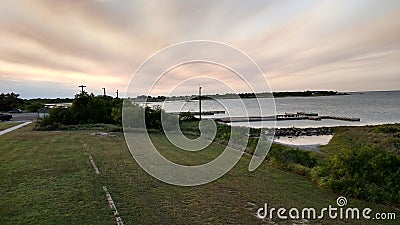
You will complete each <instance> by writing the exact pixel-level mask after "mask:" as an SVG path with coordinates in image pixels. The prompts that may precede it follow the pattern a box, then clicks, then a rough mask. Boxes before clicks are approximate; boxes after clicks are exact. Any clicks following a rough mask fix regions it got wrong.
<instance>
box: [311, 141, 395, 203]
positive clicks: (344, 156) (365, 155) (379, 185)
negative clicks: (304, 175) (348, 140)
mask: <svg viewBox="0 0 400 225" xmlns="http://www.w3.org/2000/svg"><path fill="white" fill-rule="evenodd" d="M311 175H312V179H313V180H314V181H315V182H317V183H318V184H319V185H321V186H324V187H328V188H330V189H332V190H333V191H334V192H336V193H339V194H344V195H347V196H351V197H355V198H360V199H365V200H367V201H371V202H382V203H389V202H391V203H399V202H400V183H399V182H398V181H399V180H400V157H399V156H398V155H395V154H393V153H389V152H386V151H383V150H379V149H378V148H376V147H371V146H367V147H363V148H359V149H343V150H341V151H339V152H338V153H337V154H335V155H333V156H332V157H331V158H330V159H329V160H328V162H327V163H326V164H325V165H323V166H320V167H316V168H314V169H313V170H312V172H311Z"/></svg>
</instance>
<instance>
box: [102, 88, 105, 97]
mask: <svg viewBox="0 0 400 225" xmlns="http://www.w3.org/2000/svg"><path fill="white" fill-rule="evenodd" d="M101 89H103V97H106V88H101Z"/></svg>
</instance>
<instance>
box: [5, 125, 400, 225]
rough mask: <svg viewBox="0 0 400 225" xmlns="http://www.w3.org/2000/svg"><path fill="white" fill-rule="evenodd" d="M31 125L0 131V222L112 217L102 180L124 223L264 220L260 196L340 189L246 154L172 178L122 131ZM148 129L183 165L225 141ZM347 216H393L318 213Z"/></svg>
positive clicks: (271, 200)
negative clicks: (214, 169) (220, 167)
mask: <svg viewBox="0 0 400 225" xmlns="http://www.w3.org/2000/svg"><path fill="white" fill-rule="evenodd" d="M32 127H33V126H32V125H28V126H27V127H24V128H21V129H20V130H19V131H18V132H11V133H8V134H6V135H2V136H0V165H1V166H0V177H1V178H2V179H0V187H1V188H0V194H1V196H2V201H1V202H0V224H4V225H7V224H43V225H47V224H113V223H115V220H114V219H113V215H112V212H111V210H109V207H108V203H107V200H106V197H105V194H104V191H103V189H102V187H103V186H107V188H108V190H109V191H110V193H111V195H112V198H113V200H114V201H115V203H116V207H117V209H118V211H119V213H120V216H121V218H122V220H123V222H124V224H206V223H209V224H260V223H261V222H262V221H261V220H259V219H257V218H256V217H255V216H254V215H255V213H256V212H257V209H258V208H259V207H263V206H264V203H268V207H285V208H290V207H297V208H303V207H315V208H316V209H321V208H324V207H328V206H329V205H333V206H334V205H335V204H336V199H337V197H338V195H337V194H334V193H332V192H330V191H327V190H324V189H320V188H316V186H315V185H314V184H312V183H311V182H310V181H309V180H308V178H307V177H304V176H299V175H296V174H293V173H288V172H284V171H282V170H279V169H277V168H275V167H271V166H270V165H268V164H262V165H261V166H260V167H259V168H258V169H257V170H256V171H254V172H249V171H248V165H249V162H250V159H251V157H250V156H248V155H244V156H243V157H242V159H241V160H240V161H239V163H238V164H237V165H236V166H235V167H234V168H233V169H232V170H231V171H230V172H229V173H227V174H226V175H225V176H223V177H222V178H220V179H218V180H216V181H214V182H211V183H209V184H206V185H202V186H196V187H178V186H174V185H169V184H165V183H163V182H161V181H159V180H157V179H155V178H153V177H152V176H150V175H148V174H147V173H146V172H145V171H143V169H142V168H141V167H140V166H139V165H138V164H137V163H136V162H135V160H134V159H133V157H132V156H131V154H130V152H129V150H128V149H127V147H126V144H125V141H124V138H123V136H122V134H116V136H92V135H90V133H92V132H93V131H84V130H79V131H61V132H39V131H37V132H32ZM138 135H139V134H138ZM150 137H151V138H152V141H153V143H154V144H155V145H156V146H157V148H158V149H159V151H160V152H161V153H162V154H163V155H164V156H165V157H167V158H168V159H172V160H174V161H176V162H178V163H181V164H185V165H198V164H202V163H204V162H208V161H209V160H212V159H214V158H216V157H217V156H218V155H219V154H220V153H221V152H222V151H223V149H224V147H223V146H220V145H218V144H211V145H210V146H208V147H207V148H206V149H204V150H202V151H199V152H186V151H181V150H180V149H178V148H176V147H175V146H173V145H172V144H171V143H169V142H168V140H167V138H166V137H165V136H164V135H163V134H162V133H152V134H150ZM85 146H86V147H85ZM137 147H138V148H142V147H143V146H137ZM88 153H90V154H91V155H92V156H93V159H94V161H95V163H96V165H97V166H98V168H99V170H100V174H99V175H96V174H95V173H94V170H93V167H92V165H91V164H90V161H89V159H88ZM346 197H347V196H346ZM347 206H348V207H358V208H360V209H362V208H366V207H369V208H372V209H373V212H395V213H397V215H399V213H400V211H399V210H398V209H396V208H395V207H391V206H384V205H380V204H376V203H368V202H365V201H361V200H357V199H353V198H348V205H347ZM267 222H270V223H272V222H276V223H279V224H293V223H296V224H297V223H303V222H304V221H301V220H291V221H289V220H283V221H280V220H278V219H276V217H275V219H274V221H267ZM349 222H351V223H353V224H367V225H368V224H393V223H394V221H393V220H391V221H390V220H388V221H384V220H351V221H349V220H330V219H327V218H325V219H324V220H318V221H315V223H320V224H348V223H349ZM309 223H310V224H313V223H314V221H309Z"/></svg>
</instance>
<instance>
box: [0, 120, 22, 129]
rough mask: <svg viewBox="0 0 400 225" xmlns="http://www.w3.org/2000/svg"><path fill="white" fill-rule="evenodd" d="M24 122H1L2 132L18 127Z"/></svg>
mask: <svg viewBox="0 0 400 225" xmlns="http://www.w3.org/2000/svg"><path fill="white" fill-rule="evenodd" d="M21 123H22V122H0V131H2V130H5V129H8V128H10V127H14V126H17V125H19V124H21Z"/></svg>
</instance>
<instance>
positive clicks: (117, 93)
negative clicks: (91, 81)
mask: <svg viewBox="0 0 400 225" xmlns="http://www.w3.org/2000/svg"><path fill="white" fill-rule="evenodd" d="M115 93H117V98H118V89H117V91H116V92H115Z"/></svg>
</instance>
